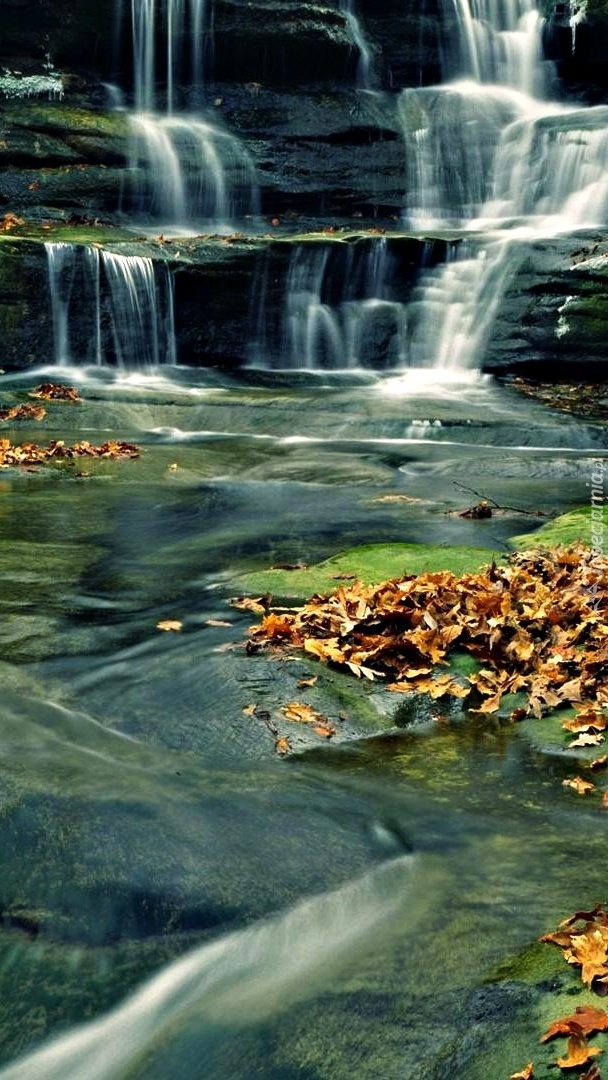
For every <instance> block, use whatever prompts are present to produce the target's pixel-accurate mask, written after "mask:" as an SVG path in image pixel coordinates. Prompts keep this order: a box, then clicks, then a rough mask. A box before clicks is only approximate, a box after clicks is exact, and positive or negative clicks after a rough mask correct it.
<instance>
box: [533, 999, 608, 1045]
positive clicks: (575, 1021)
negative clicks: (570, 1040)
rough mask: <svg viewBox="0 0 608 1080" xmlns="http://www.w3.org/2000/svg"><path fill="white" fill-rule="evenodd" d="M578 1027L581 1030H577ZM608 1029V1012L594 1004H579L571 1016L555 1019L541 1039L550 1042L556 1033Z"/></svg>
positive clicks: (589, 1031) (570, 1033)
mask: <svg viewBox="0 0 608 1080" xmlns="http://www.w3.org/2000/svg"><path fill="white" fill-rule="evenodd" d="M573 1027H574V1030H573ZM577 1028H578V1029H580V1030H579V1031H577V1030H576V1029H577ZM607 1030H608V1013H607V1012H606V1011H605V1010H604V1009H596V1008H595V1007H594V1006H593V1005H578V1006H577V1007H576V1009H575V1010H574V1012H573V1013H571V1015H570V1016H563V1017H562V1018H561V1020H555V1021H554V1022H553V1023H552V1024H551V1026H550V1028H549V1029H548V1031H545V1034H544V1035H541V1038H540V1041H541V1042H548V1041H549V1039H553V1038H555V1036H556V1035H573V1034H574V1035H576V1034H579V1033H582V1034H583V1035H591V1034H592V1032H594V1031H607Z"/></svg>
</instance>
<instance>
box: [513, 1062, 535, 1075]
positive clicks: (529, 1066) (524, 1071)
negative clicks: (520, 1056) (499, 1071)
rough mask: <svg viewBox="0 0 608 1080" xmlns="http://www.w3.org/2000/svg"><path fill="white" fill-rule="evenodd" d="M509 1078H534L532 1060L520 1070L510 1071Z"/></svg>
mask: <svg viewBox="0 0 608 1080" xmlns="http://www.w3.org/2000/svg"><path fill="white" fill-rule="evenodd" d="M509 1080H534V1062H533V1061H530V1062H528V1064H527V1065H526V1066H525V1068H523V1069H522V1070H521V1071H520V1072H516V1073H511V1075H510V1077H509Z"/></svg>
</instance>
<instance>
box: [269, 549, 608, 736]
mask: <svg viewBox="0 0 608 1080" xmlns="http://www.w3.org/2000/svg"><path fill="white" fill-rule="evenodd" d="M252 637H253V638H254V640H256V639H257V640H267V641H271V642H274V643H276V644H281V645H285V646H287V645H288V646H295V647H297V648H300V649H303V650H304V651H305V652H307V653H309V654H311V655H312V656H315V657H317V658H318V659H320V660H323V661H326V662H330V663H333V664H337V665H340V666H342V667H344V668H346V669H347V670H350V671H351V672H352V673H353V674H355V675H357V676H359V677H360V676H364V677H366V678H368V679H371V680H373V679H376V678H383V679H389V680H390V683H389V686H388V688H389V690H394V691H399V692H404V693H411V692H417V693H427V694H429V695H430V696H431V697H432V698H440V697H444V696H457V697H469V698H470V699H471V704H472V705H474V704H475V699H478V700H479V699H480V704H479V706H478V708H477V710H476V711H478V712H480V713H493V712H497V711H498V709H499V708H500V705H501V700H502V698H503V696H504V695H507V694H513V693H518V692H522V693H524V694H525V695H526V697H527V709H523V710H521V712H522V715H525V714H526V712H532V713H533V714H534V715H536V716H542V715H543V713H545V712H547V711H550V710H552V709H554V708H556V707H559V706H570V705H576V706H577V707H579V706H580V708H581V709H582V710H584V709H594V708H596V706H597V705H598V703H599V704H600V705H601V704H605V705H608V560H607V559H604V558H597V557H596V556H594V554H593V552H592V550H591V549H589V548H586V547H585V546H583V545H575V546H573V547H569V548H560V549H557V550H556V551H528V552H522V553H516V554H513V555H511V556H510V557H509V560H508V562H507V563H506V565H504V566H496V565H495V564H492V565H491V566H490V567H489V568H487V569H486V570H485V571H481V572H479V573H466V574H463V575H461V576H457V575H456V574H454V573H452V572H450V571H442V572H438V573H424V574H419V575H411V576H408V577H404V578H397V579H394V580H391V581H385V582H382V583H381V584H380V585H375V586H365V585H362V584H361V582H358V581H357V582H354V583H353V584H349V585H344V586H342V587H341V588H338V589H337V590H336V591H335V592H333V593H332V594H331V595H329V596H324V597H320V596H315V597H313V598H312V599H311V600H309V601H308V603H306V604H304V606H303V607H301V608H299V609H298V610H296V612H295V613H280V614H277V613H273V612H270V613H269V614H268V615H266V616H265V617H264V619H263V620H262V623H261V625H260V626H258V627H255V628H254V629H253V631H252ZM453 648H458V649H464V650H465V651H466V652H468V653H469V654H470V655H472V656H473V657H475V659H476V660H478V661H479V662H480V663H481V664H482V665H483V666H482V667H481V669H480V670H479V671H477V672H474V673H472V674H470V675H469V676H468V677H467V678H466V679H465V680H464V681H463V682H461V681H459V680H456V679H454V678H452V677H451V676H450V675H440V674H438V673H437V668H438V667H440V666H442V665H447V663H448V660H447V657H448V655H449V653H450V651H451V650H452V649H453ZM518 718H519V717H518Z"/></svg>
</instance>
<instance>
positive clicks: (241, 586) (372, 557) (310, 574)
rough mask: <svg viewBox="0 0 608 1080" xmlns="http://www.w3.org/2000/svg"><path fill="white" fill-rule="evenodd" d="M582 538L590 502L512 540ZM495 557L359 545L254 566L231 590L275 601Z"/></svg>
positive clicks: (462, 550) (524, 546) (530, 544)
mask: <svg viewBox="0 0 608 1080" xmlns="http://www.w3.org/2000/svg"><path fill="white" fill-rule="evenodd" d="M577 541H582V542H583V543H585V544H590V543H591V506H590V505H589V506H582V507H579V508H577V509H576V510H571V511H570V512H569V513H567V514H561V515H560V516H559V517H557V518H555V519H554V520H553V521H551V522H548V523H547V524H546V525H543V526H542V528H540V529H538V530H537V531H536V532H534V533H524V534H523V535H520V536H514V537H512V538H511V542H512V544H513V546H514V547H515V548H517V549H519V550H524V551H525V550H528V549H534V548H543V547H557V546H559V545H566V544H572V543H576V542H577ZM492 559H495V560H496V561H499V560H501V559H504V552H503V551H496V550H493V549H491V548H482V547H460V546H459V547H448V546H442V545H440V544H437V545H426V544H363V545H361V546H360V547H354V548H349V549H348V550H347V551H342V552H339V553H338V554H336V555H333V556H332V557H331V558H329V559H325V560H324V561H323V562H320V563H317V564H316V565H315V566H309V567H306V568H302V569H297V570H282V569H276V570H273V569H270V570H257V571H254V572H253V573H250V574H243V575H241V576H240V577H238V578H235V579H232V580H231V582H230V588H231V589H232V590H233V591H234V588H235V587H236V588H237V589H238V590H239V592H240V593H243V594H248V595H250V596H252V595H254V594H255V595H265V594H266V593H270V594H271V595H272V596H273V598H274V600H275V601H279V600H289V601H293V602H301V601H303V600H306V599H307V598H308V597H310V596H312V595H314V594H315V593H317V594H323V593H330V592H333V591H334V589H337V588H339V586H340V583H341V581H342V582H344V581H347V580H348V579H355V578H357V579H358V580H359V581H362V582H363V583H364V584H365V585H376V584H378V583H379V582H381V581H387V580H390V579H391V578H397V577H404V576H406V575H407V574H423V573H428V572H435V571H440V570H451V571H452V572H453V573H455V574H465V573H475V572H476V571H478V570H480V569H481V568H482V567H483V566H486V565H487V564H488V563H490V562H491V561H492Z"/></svg>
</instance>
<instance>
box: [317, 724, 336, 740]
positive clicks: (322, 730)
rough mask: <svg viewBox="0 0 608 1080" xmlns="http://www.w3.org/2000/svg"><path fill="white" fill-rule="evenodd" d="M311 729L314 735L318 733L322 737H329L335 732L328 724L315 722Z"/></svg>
mask: <svg viewBox="0 0 608 1080" xmlns="http://www.w3.org/2000/svg"><path fill="white" fill-rule="evenodd" d="M313 731H314V733H315V735H319V736H320V737H321V738H322V739H331V737H332V735H335V734H336V729H335V728H333V727H331V726H330V725H329V724H315V726H314V728H313Z"/></svg>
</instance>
